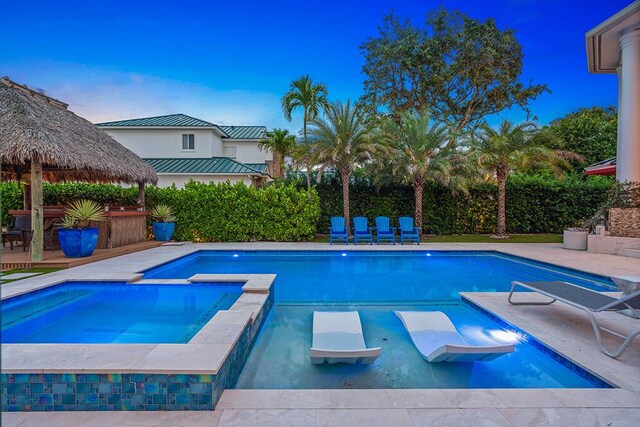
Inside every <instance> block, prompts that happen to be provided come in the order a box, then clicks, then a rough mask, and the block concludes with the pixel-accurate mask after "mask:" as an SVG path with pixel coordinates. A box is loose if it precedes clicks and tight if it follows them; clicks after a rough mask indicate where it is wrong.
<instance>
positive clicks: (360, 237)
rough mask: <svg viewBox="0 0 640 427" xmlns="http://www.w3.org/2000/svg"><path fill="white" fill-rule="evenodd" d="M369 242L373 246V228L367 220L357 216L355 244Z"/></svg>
mask: <svg viewBox="0 0 640 427" xmlns="http://www.w3.org/2000/svg"><path fill="white" fill-rule="evenodd" d="M358 242H369V244H370V245H373V228H371V227H369V224H368V220H367V218H365V217H363V216H357V217H355V218H353V244H354V245H357V244H358Z"/></svg>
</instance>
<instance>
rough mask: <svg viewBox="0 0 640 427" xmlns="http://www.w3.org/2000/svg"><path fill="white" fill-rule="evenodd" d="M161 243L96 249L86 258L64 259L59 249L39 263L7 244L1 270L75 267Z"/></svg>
mask: <svg viewBox="0 0 640 427" xmlns="http://www.w3.org/2000/svg"><path fill="white" fill-rule="evenodd" d="M162 243H163V242H156V241H155V240H151V241H146V242H141V243H134V244H132V245H127V246H120V247H118V248H112V249H96V250H95V252H94V253H93V255H91V256H90V257H86V258H66V257H65V256H64V254H63V253H62V251H61V250H60V249H56V250H55V251H50V250H46V251H44V260H43V261H39V262H31V261H30V260H29V251H28V250H27V251H26V252H23V251H22V246H21V245H20V244H17V245H14V247H13V250H10V249H9V245H8V244H7V246H6V247H5V248H2V270H3V271H4V270H11V269H14V268H43V267H55V268H69V267H75V266H78V265H82V264H88V263H90V262H94V261H100V260H103V259H108V258H113V257H117V256H120V255H125V254H129V253H132V252H138V251H143V250H145V249H151V248H155V247H157V246H160V245H161V244H162Z"/></svg>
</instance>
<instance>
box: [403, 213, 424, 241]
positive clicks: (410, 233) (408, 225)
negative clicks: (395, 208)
mask: <svg viewBox="0 0 640 427" xmlns="http://www.w3.org/2000/svg"><path fill="white" fill-rule="evenodd" d="M398 222H399V223H400V244H401V245H404V242H405V241H407V242H416V243H417V244H420V229H419V228H418V227H414V226H413V218H411V217H409V216H401V217H400V218H398Z"/></svg>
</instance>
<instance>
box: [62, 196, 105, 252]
mask: <svg viewBox="0 0 640 427" xmlns="http://www.w3.org/2000/svg"><path fill="white" fill-rule="evenodd" d="M92 221H104V210H103V209H102V207H101V206H100V205H98V204H97V203H96V202H94V201H91V200H77V201H75V202H73V203H72V204H71V207H70V208H69V209H67V210H66V212H65V216H64V218H63V219H62V224H61V225H62V228H60V230H58V240H59V241H60V248H62V252H63V253H64V255H65V256H66V257H68V258H82V257H87V256H91V254H93V251H94V250H95V249H96V246H97V245H98V227H90V226H89V225H90V223H91V222H92Z"/></svg>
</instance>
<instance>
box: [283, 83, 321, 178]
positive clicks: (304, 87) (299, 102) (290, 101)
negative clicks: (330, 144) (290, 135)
mask: <svg viewBox="0 0 640 427" xmlns="http://www.w3.org/2000/svg"><path fill="white" fill-rule="evenodd" d="M327 95H328V91H327V87H326V86H325V85H324V84H322V83H314V82H313V81H312V80H311V77H309V75H308V74H307V75H304V76H301V77H299V78H297V79H296V80H293V81H292V82H291V83H290V84H289V91H288V92H287V93H285V94H284V96H283V97H282V100H281V103H282V111H283V112H284V117H285V118H286V119H287V120H288V121H291V113H292V112H293V111H294V110H297V109H299V108H302V135H303V144H305V145H306V144H307V124H308V123H309V122H310V121H311V120H313V119H315V118H316V117H317V116H318V114H319V113H320V110H321V109H324V108H326V106H327V105H328V101H327ZM311 166H312V164H311V163H310V162H308V163H306V168H307V187H308V188H309V189H311Z"/></svg>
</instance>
